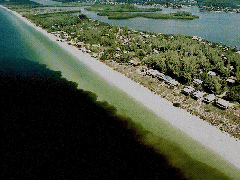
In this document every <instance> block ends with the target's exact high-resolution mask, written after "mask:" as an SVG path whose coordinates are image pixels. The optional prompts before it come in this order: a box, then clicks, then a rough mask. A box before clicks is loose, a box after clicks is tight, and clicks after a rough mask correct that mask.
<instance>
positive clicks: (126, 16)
mask: <svg viewBox="0 0 240 180" xmlns="http://www.w3.org/2000/svg"><path fill="white" fill-rule="evenodd" d="M98 15H99V16H107V17H108V19H130V18H136V17H145V18H151V19H184V20H193V19H196V18H199V17H198V16H196V15H192V13H189V12H184V11H179V12H176V13H170V14H157V13H111V12H100V13H98Z"/></svg>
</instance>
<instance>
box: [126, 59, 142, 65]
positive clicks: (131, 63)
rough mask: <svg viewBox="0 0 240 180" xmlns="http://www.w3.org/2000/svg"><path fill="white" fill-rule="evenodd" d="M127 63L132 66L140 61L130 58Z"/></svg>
mask: <svg viewBox="0 0 240 180" xmlns="http://www.w3.org/2000/svg"><path fill="white" fill-rule="evenodd" d="M128 63H129V64H130V65H132V66H139V65H140V62H139V61H137V60H136V59H135V60H131V61H129V62H128Z"/></svg>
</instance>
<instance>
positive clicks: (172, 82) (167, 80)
mask: <svg viewBox="0 0 240 180" xmlns="http://www.w3.org/2000/svg"><path fill="white" fill-rule="evenodd" d="M163 80H164V81H165V83H167V84H168V85H170V86H178V85H179V82H178V81H176V80H174V79H172V78H171V77H170V76H164V78H163Z"/></svg>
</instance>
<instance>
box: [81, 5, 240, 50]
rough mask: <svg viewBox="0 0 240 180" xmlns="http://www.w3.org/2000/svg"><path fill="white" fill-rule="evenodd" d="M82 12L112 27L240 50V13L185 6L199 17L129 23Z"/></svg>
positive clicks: (172, 10)
mask: <svg viewBox="0 0 240 180" xmlns="http://www.w3.org/2000/svg"><path fill="white" fill-rule="evenodd" d="M81 10H82V13H83V14H85V15H87V16H88V17H89V18H92V19H96V20H99V21H103V22H106V23H109V24H112V25H119V26H128V27H129V28H132V29H135V30H141V31H148V32H156V33H163V34H183V35H186V36H199V37H202V38H204V39H205V40H209V41H212V42H216V43H220V42H222V43H223V44H224V45H228V46H231V47H232V48H233V47H234V46H237V47H238V48H240V13H225V12H200V11H199V9H198V8H197V7H186V8H184V9H181V11H187V12H191V13H192V14H193V15H197V16H199V19H194V20H176V19H165V20H158V19H147V18H134V19H127V20H113V19H108V18H107V17H102V16H98V15H97V13H96V12H91V11H86V10H84V8H81ZM177 11H179V10H176V9H170V8H163V11H160V12H157V13H164V14H167V13H173V12H177Z"/></svg>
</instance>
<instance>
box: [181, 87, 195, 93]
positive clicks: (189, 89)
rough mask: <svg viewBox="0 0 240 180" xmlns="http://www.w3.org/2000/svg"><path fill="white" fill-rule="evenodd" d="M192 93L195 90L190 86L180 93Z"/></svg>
mask: <svg viewBox="0 0 240 180" xmlns="http://www.w3.org/2000/svg"><path fill="white" fill-rule="evenodd" d="M194 91H195V89H194V88H193V87H191V86H187V87H185V88H183V89H182V90H181V92H182V93H183V94H185V95H190V94H191V93H192V92H194Z"/></svg>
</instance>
